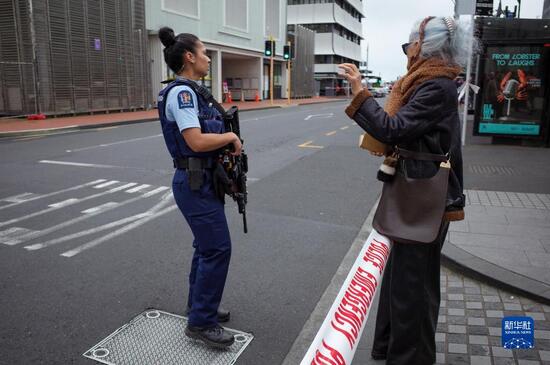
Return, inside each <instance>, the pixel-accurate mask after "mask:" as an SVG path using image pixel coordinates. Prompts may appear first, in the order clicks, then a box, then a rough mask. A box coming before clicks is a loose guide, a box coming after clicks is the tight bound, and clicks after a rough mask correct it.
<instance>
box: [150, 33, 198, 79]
mask: <svg viewBox="0 0 550 365" xmlns="http://www.w3.org/2000/svg"><path fill="white" fill-rule="evenodd" d="M159 38H160V41H161V42H162V44H164V47H165V48H164V50H163V53H164V61H165V62H166V64H167V65H168V67H170V69H171V70H172V71H174V73H176V74H177V73H179V72H180V71H181V70H182V69H183V67H184V64H183V54H184V53H185V52H191V53H195V47H196V45H197V42H198V41H199V38H197V36H196V35H194V34H190V33H180V34H178V35H176V36H175V35H174V31H173V30H172V28H169V27H162V28H160V29H159Z"/></svg>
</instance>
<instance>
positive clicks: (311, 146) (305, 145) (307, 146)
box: [298, 141, 323, 148]
mask: <svg viewBox="0 0 550 365" xmlns="http://www.w3.org/2000/svg"><path fill="white" fill-rule="evenodd" d="M311 143H313V141H307V142H304V143H302V144H299V145H298V147H302V148H323V146H316V145H313V144H311Z"/></svg>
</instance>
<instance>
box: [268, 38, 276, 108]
mask: <svg viewBox="0 0 550 365" xmlns="http://www.w3.org/2000/svg"><path fill="white" fill-rule="evenodd" d="M269 41H270V43H271V56H270V65H269V100H270V102H271V105H273V54H274V53H275V50H274V49H273V48H275V47H273V36H269Z"/></svg>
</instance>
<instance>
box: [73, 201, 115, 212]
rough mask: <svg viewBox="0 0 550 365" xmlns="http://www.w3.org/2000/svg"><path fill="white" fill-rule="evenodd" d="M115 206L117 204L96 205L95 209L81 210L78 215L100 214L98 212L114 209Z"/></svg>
mask: <svg viewBox="0 0 550 365" xmlns="http://www.w3.org/2000/svg"><path fill="white" fill-rule="evenodd" d="M117 205H118V203H117V202H108V203H105V204H101V205H98V206H97V207H93V208H89V209H86V210H83V211H82V212H80V213H84V214H90V213H95V212H100V211H102V210H105V209H109V208H114V207H116V206H117Z"/></svg>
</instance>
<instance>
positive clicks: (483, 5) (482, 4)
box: [476, 0, 493, 16]
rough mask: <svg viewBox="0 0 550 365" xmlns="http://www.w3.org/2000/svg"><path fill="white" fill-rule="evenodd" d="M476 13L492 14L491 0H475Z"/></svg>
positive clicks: (482, 14)
mask: <svg viewBox="0 0 550 365" xmlns="http://www.w3.org/2000/svg"><path fill="white" fill-rule="evenodd" d="M476 15H481V16H492V15H493V0H476Z"/></svg>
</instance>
